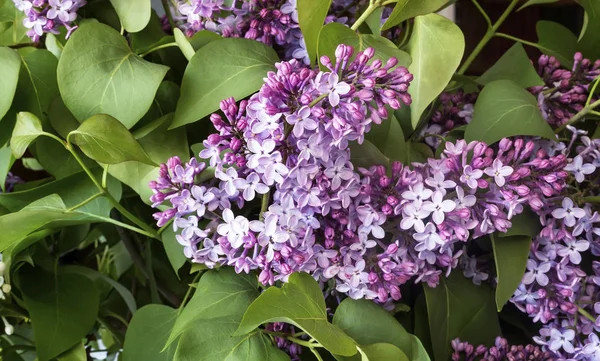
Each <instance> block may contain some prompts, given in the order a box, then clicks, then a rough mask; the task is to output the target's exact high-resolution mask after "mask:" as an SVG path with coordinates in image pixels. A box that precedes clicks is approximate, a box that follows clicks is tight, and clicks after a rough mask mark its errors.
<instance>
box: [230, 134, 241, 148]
mask: <svg viewBox="0 0 600 361" xmlns="http://www.w3.org/2000/svg"><path fill="white" fill-rule="evenodd" d="M229 147H230V148H231V150H233V151H234V152H237V151H239V150H240V149H241V148H242V141H241V140H240V139H238V138H237V137H233V138H231V142H230V143H229Z"/></svg>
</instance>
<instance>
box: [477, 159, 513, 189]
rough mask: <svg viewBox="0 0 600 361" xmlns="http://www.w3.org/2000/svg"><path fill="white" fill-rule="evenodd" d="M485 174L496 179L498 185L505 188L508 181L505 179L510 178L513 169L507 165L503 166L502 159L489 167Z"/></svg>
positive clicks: (496, 160)
mask: <svg viewBox="0 0 600 361" xmlns="http://www.w3.org/2000/svg"><path fill="white" fill-rule="evenodd" d="M484 172H485V174H487V175H489V176H490V177H494V182H496V184H497V185H498V187H502V186H504V184H505V183H506V180H505V179H504V177H508V176H509V175H511V174H512V173H513V168H512V167H510V166H507V165H503V164H502V161H501V160H500V159H497V158H496V159H495V160H494V163H492V166H491V167H488V168H486V169H485V170H484Z"/></svg>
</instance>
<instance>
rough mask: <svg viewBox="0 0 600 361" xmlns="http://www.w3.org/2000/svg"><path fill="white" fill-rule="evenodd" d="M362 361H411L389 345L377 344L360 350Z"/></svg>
mask: <svg viewBox="0 0 600 361" xmlns="http://www.w3.org/2000/svg"><path fill="white" fill-rule="evenodd" d="M358 350H359V352H360V353H361V356H362V361H391V360H394V361H409V359H408V357H406V354H405V353H404V352H402V350H400V349H399V348H398V347H396V346H394V345H391V344H389V343H376V344H373V345H368V346H360V347H359V348H358Z"/></svg>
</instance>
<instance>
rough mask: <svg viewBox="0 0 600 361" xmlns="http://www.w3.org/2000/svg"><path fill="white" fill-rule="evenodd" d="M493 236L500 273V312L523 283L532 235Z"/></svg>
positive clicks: (497, 297)
mask: <svg viewBox="0 0 600 361" xmlns="http://www.w3.org/2000/svg"><path fill="white" fill-rule="evenodd" d="M491 238H492V246H493V248H494V261H495V262H496V273H497V275H498V286H497V287H496V306H497V307H498V312H500V311H502V308H503V307H504V305H505V304H506V302H508V300H509V299H510V298H511V297H512V295H513V294H514V293H515V290H516V289H517V287H519V284H521V280H522V279H523V275H524V274H525V267H526V265H527V259H528V258H529V251H530V248H531V237H528V236H512V237H502V238H500V237H494V235H492V236H491Z"/></svg>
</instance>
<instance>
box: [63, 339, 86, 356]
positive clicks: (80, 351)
mask: <svg viewBox="0 0 600 361" xmlns="http://www.w3.org/2000/svg"><path fill="white" fill-rule="evenodd" d="M56 359H57V360H58V361H87V352H86V351H85V346H84V345H83V342H81V341H79V342H78V343H76V344H75V346H73V347H71V348H70V349H68V350H67V351H65V352H63V353H62V354H60V355H58V356H57V357H56Z"/></svg>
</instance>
